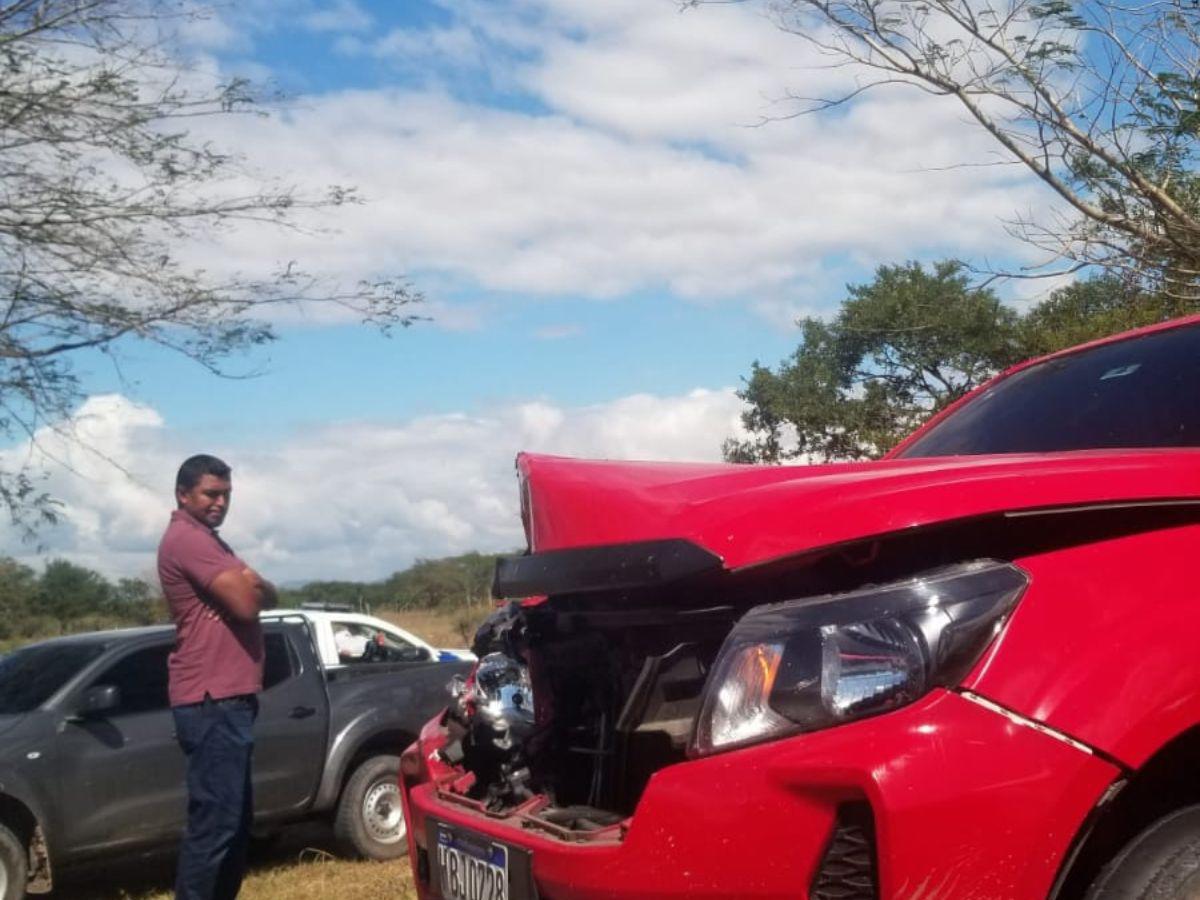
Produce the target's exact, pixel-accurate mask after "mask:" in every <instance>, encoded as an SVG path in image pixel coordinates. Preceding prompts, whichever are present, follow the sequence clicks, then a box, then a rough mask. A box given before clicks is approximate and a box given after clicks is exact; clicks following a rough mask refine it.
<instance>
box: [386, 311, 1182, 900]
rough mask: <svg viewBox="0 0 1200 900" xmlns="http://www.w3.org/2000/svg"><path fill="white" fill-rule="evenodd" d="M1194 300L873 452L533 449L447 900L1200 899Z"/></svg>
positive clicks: (420, 754) (451, 723)
mask: <svg viewBox="0 0 1200 900" xmlns="http://www.w3.org/2000/svg"><path fill="white" fill-rule="evenodd" d="M1198 448H1200V317H1194V318H1190V319H1183V320H1177V321H1173V322H1169V323H1166V324H1163V325H1160V326H1156V327H1152V328H1148V329H1143V330H1140V331H1136V332H1130V333H1128V334H1124V335H1120V336H1117V337H1115V338H1111V339H1107V340H1104V341H1099V342H1096V343H1092V344H1088V345H1085V346H1082V347H1077V348H1074V349H1071V350H1068V351H1065V352H1062V353H1058V354H1055V355H1053V356H1050V357H1046V358H1042V359H1038V360H1033V361H1031V362H1028V363H1025V364H1022V365H1020V366H1017V367H1015V368H1013V369H1011V370H1009V371H1007V372H1004V373H1002V374H1001V375H999V376H998V377H997V378H995V379H993V380H992V381H990V382H989V383H988V384H986V385H984V386H983V387H982V388H980V389H979V390H977V391H975V392H974V393H972V394H970V395H968V396H967V397H965V398H964V399H963V400H961V401H960V402H958V403H957V404H955V405H954V406H952V407H951V408H949V409H947V410H945V411H944V412H943V413H941V414H940V415H938V416H937V417H935V418H934V419H932V420H931V421H930V422H929V423H928V424H926V425H925V426H924V427H922V428H921V429H920V430H918V431H917V432H916V433H915V434H913V435H912V436H911V437H910V438H908V439H907V440H906V441H905V442H904V443H903V444H901V445H900V446H899V447H897V448H896V449H895V450H894V451H893V452H892V453H890V454H889V455H888V457H887V458H886V459H883V460H881V461H878V462H868V463H847V464H833V465H820V466H797V467H767V466H735V465H686V464H659V463H623V462H601V461H585V460H570V459H561V458H553V457H544V456H531V455H522V456H520V457H519V458H518V463H517V465H518V470H519V475H520V485H521V498H522V514H523V519H524V524H525V530H526V534H527V537H528V541H529V552H528V553H527V554H526V555H524V556H520V557H515V558H512V559H509V560H504V561H502V562H501V564H500V565H499V566H498V568H497V574H496V585H495V587H496V592H497V594H498V596H501V597H506V598H516V599H514V602H512V603H510V604H509V605H508V606H507V607H505V608H503V609H502V610H499V611H498V612H497V613H496V614H495V615H494V616H493V617H492V619H491V620H489V622H488V623H487V624H486V625H485V626H484V628H482V629H481V631H480V634H479V636H478V638H477V641H476V646H475V648H474V649H475V651H476V653H477V654H478V655H479V657H480V661H479V663H478V664H477V666H476V668H475V670H474V672H473V673H472V675H471V676H470V677H469V678H467V679H466V680H464V681H463V682H462V683H460V684H459V685H457V687H456V689H455V692H454V693H455V695H456V696H455V698H454V700H453V702H452V703H451V705H450V707H449V709H448V710H447V711H446V712H445V714H443V715H441V716H439V717H437V718H436V719H434V720H433V721H431V722H430V723H429V724H428V725H427V726H426V727H425V728H424V730H423V731H422V733H421V736H420V739H419V740H418V741H417V742H416V743H415V744H414V745H413V746H412V747H410V748H409V750H408V751H407V752H406V753H405V754H404V756H403V757H402V760H401V773H402V774H401V778H402V781H403V788H404V791H403V793H404V797H405V803H406V811H407V815H408V816H409V822H410V826H411V827H410V828H409V841H410V856H411V860H412V865H413V869H414V872H415V875H416V881H417V890H418V893H419V895H420V897H422V898H439V897H440V898H443V900H487V898H495V900H532V898H535V897H536V898H540V900H598V898H650V897H661V898H681V897H689V898H690V897H725V898H742V897H788V898H810V900H835V898H837V900H859V898H861V900H868V898H870V900H875V898H889V900H932V898H945V900H970V898H990V900H996V898H1044V897H1054V898H1082V897H1087V898H1104V900H1111V898H1122V900H1127V898H1128V900H1133V898H1146V900H1149V898H1193V897H1197V896H1200V568H1197V569H1193V567H1192V566H1193V563H1196V564H1197V565H1198V567H1200V449H1198Z"/></svg>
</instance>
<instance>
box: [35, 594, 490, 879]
mask: <svg viewBox="0 0 1200 900" xmlns="http://www.w3.org/2000/svg"><path fill="white" fill-rule="evenodd" d="M489 612H491V609H490V607H484V606H480V607H477V608H474V609H468V610H463V611H459V612H432V611H429V612H413V613H383V614H382V616H381V618H385V619H388V620H389V621H392V622H395V623H396V624H397V625H399V626H400V627H401V628H405V629H408V630H409V631H411V632H413V633H414V634H418V635H420V636H421V637H423V638H425V640H427V641H429V642H430V643H431V644H433V645H434V646H439V647H466V646H469V645H470V635H472V634H474V631H475V628H476V627H477V626H478V624H479V622H481V621H482V620H483V618H484V617H485V616H486V615H487V614H488V613H489ZM464 633H465V634H466V637H464ZM333 849H334V848H333V842H332V836H331V834H330V833H329V830H328V828H326V827H324V826H322V825H304V826H298V827H296V828H293V829H290V830H289V831H287V832H285V833H284V834H283V835H282V836H281V838H280V840H279V841H278V843H276V844H274V845H272V846H270V847H269V848H266V849H258V848H256V850H255V852H254V853H253V854H252V858H251V865H250V872H249V874H248V875H247V877H246V881H245V883H244V884H243V886H242V892H241V894H240V895H239V896H240V898H241V900H415V898H416V896H417V895H416V891H415V890H414V889H413V884H412V876H411V874H410V872H409V866H408V859H407V858H404V859H400V860H397V861H395V862H391V863H372V862H356V861H349V860H344V859H340V858H338V857H337V856H336V855H335V854H334V853H333ZM174 871H175V859H174V856H173V855H158V856H154V857H149V858H139V859H131V860H118V861H113V862H112V863H107V862H106V863H104V864H102V865H97V866H93V867H89V868H88V869H86V870H80V871H71V872H62V873H56V882H57V887H56V889H55V891H54V893H53V894H50V895H48V900H170V898H171V897H172V890H171V886H172V882H173V878H174Z"/></svg>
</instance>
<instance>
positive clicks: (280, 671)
mask: <svg viewBox="0 0 1200 900" xmlns="http://www.w3.org/2000/svg"><path fill="white" fill-rule="evenodd" d="M263 644H264V648H265V655H264V658H263V690H264V691H265V690H268V689H270V688H273V687H274V686H275V685H277V684H280V683H281V682H284V681H287V680H288V679H289V678H291V677H292V675H294V674H295V673H296V670H297V669H299V666H298V665H297V664H296V655H295V651H294V650H292V645H291V644H290V643H289V642H288V639H287V637H286V636H285V635H282V634H270V633H268V634H265V635H263Z"/></svg>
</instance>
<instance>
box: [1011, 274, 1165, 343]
mask: <svg viewBox="0 0 1200 900" xmlns="http://www.w3.org/2000/svg"><path fill="white" fill-rule="evenodd" d="M1177 306H1178V304H1177V303H1176V301H1175V300H1173V299H1172V298H1170V297H1168V296H1166V295H1163V294H1156V293H1148V292H1146V291H1144V290H1142V289H1141V287H1140V286H1139V285H1137V284H1136V283H1131V282H1130V281H1129V280H1128V279H1124V278H1119V277H1117V276H1115V275H1111V274H1108V275H1102V276H1100V277H1096V278H1091V279H1088V280H1085V281H1077V282H1075V283H1074V284H1070V285H1068V286H1067V287H1064V288H1060V289H1058V290H1056V291H1053V292H1052V293H1051V294H1050V296H1049V297H1047V298H1046V299H1045V300H1043V301H1042V302H1041V303H1038V304H1037V305H1036V306H1034V307H1032V308H1031V309H1030V310H1029V312H1028V313H1026V314H1025V316H1024V317H1023V318H1022V320H1021V328H1020V331H1021V345H1022V348H1023V352H1024V355H1026V356H1040V355H1042V354H1045V353H1053V352H1054V351H1055V350H1061V349H1063V348H1064V347H1071V346H1074V345H1076V344H1082V343H1085V342H1087V341H1094V340H1096V339H1097V338H1102V337H1107V336H1108V335H1110V334H1117V333H1118V332H1121V331H1128V330H1129V329H1131V328H1139V327H1141V326H1143V325H1151V324H1153V323H1155V322H1161V321H1164V320H1166V319H1169V318H1171V317H1172V316H1174V315H1178V314H1179V311H1178V309H1177Z"/></svg>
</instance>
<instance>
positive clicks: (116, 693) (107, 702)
mask: <svg viewBox="0 0 1200 900" xmlns="http://www.w3.org/2000/svg"><path fill="white" fill-rule="evenodd" d="M120 705H121V689H120V688H119V687H117V686H116V685H115V684H98V685H95V686H94V687H90V688H88V689H87V690H86V691H85V692H84V694H83V703H81V704H80V706H79V712H78V714H77V715H79V716H80V718H85V719H92V718H99V717H102V716H103V715H104V714H105V713H106V712H111V711H112V710H114V709H116V708H117V707H118V706H120Z"/></svg>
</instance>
